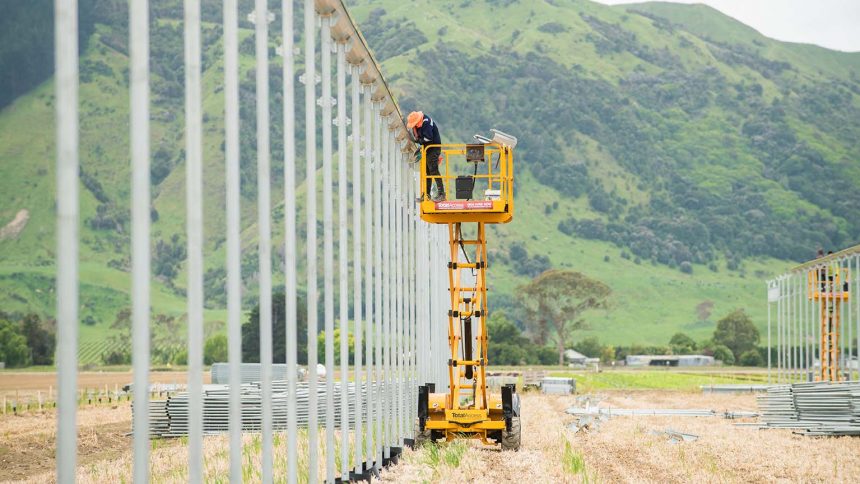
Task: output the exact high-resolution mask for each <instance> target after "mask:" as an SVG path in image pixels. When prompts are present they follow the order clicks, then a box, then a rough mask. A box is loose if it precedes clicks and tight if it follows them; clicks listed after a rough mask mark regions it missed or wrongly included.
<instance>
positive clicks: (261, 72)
mask: <svg viewBox="0 0 860 484" xmlns="http://www.w3.org/2000/svg"><path fill="white" fill-rule="evenodd" d="M267 3H268V2H267V0H256V3H255V6H254V12H255V13H256V20H255V22H254V27H255V32H254V41H255V45H256V64H257V65H256V67H257V69H256V70H257V99H256V100H257V230H258V239H257V244H258V248H257V256H258V260H259V266H260V267H259V287H260V294H259V298H260V394H261V400H262V401H261V407H262V415H261V416H262V421H261V423H262V429H261V430H262V441H263V446H262V449H261V452H262V456H261V457H262V458H261V461H262V469H261V472H260V474H261V479H262V481H263V482H264V483H266V482H272V480H273V478H274V474H273V470H272V469H273V456H272V447H273V445H272V227H271V225H272V217H271V213H272V202H271V193H270V192H271V185H270V183H269V178H270V174H271V170H270V168H269V166H270V160H269V18H268V17H269V8H268V5H267Z"/></svg>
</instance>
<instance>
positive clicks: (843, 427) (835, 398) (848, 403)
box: [758, 382, 860, 435]
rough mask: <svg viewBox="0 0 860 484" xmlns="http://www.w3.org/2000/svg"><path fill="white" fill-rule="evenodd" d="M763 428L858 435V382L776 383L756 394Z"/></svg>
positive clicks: (859, 393)
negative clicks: (765, 391)
mask: <svg viewBox="0 0 860 484" xmlns="http://www.w3.org/2000/svg"><path fill="white" fill-rule="evenodd" d="M758 404H759V408H760V409H761V411H762V420H763V422H764V424H763V427H765V428H793V429H796V430H798V433H801V434H804V435H860V382H837V383H833V382H818V383H795V384H792V385H778V386H774V387H772V388H771V389H769V390H768V392H767V393H766V394H764V395H760V396H759V397H758Z"/></svg>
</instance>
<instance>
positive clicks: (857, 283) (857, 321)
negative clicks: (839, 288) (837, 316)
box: [848, 254, 860, 379]
mask: <svg viewBox="0 0 860 484" xmlns="http://www.w3.org/2000/svg"><path fill="white" fill-rule="evenodd" d="M851 257H852V258H853V259H854V281H853V282H852V283H851V285H850V286H848V290H849V297H850V298H853V299H854V328H855V334H856V336H857V338H858V341H857V359H856V360H855V363H856V364H857V365H858V367H857V378H858V379H860V298H858V295H860V294H858V293H857V288H858V287H860V256H858V255H857V254H854V255H852V256H851ZM849 265H850V264H849ZM851 294H853V295H851ZM849 301H850V299H849Z"/></svg>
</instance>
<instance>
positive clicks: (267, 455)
mask: <svg viewBox="0 0 860 484" xmlns="http://www.w3.org/2000/svg"><path fill="white" fill-rule="evenodd" d="M254 8H255V10H254V11H255V12H256V15H257V17H256V21H255V22H254V25H255V33H254V40H255V44H256V58H257V65H256V67H257V69H256V70H257V229H258V231H259V233H258V239H257V244H258V248H257V255H258V259H259V266H260V267H259V287H260V294H259V297H260V380H261V381H260V391H261V400H262V402H261V403H262V405H261V406H262V434H263V435H262V437H263V438H262V441H263V447H262V449H261V451H262V454H263V455H262V459H261V460H262V469H261V479H262V481H263V482H264V483H267V482H272V480H273V478H274V474H273V471H272V468H273V456H272V228H271V224H272V221H271V212H272V202H271V194H270V190H271V185H270V183H269V178H270V173H271V170H270V168H269V165H270V160H269V19H268V14H269V9H268V5H267V0H256V4H255V7H254ZM231 383H232V382H231Z"/></svg>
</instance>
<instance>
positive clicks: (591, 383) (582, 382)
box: [549, 370, 767, 393]
mask: <svg viewBox="0 0 860 484" xmlns="http://www.w3.org/2000/svg"><path fill="white" fill-rule="evenodd" d="M549 374H550V375H551V376H561V377H571V378H575V379H576V390H577V392H583V393H588V392H592V391H595V390H682V391H697V390H699V387H701V386H702V385H718V384H732V383H736V384H761V383H767V374H766V373H763V372H754V371H753V372H745V373H734V372H729V371H725V372H721V371H720V370H713V371H696V372H693V371H690V372H684V371H682V370H608V371H603V372H600V373H592V372H571V371H553V372H550V373H549Z"/></svg>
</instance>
